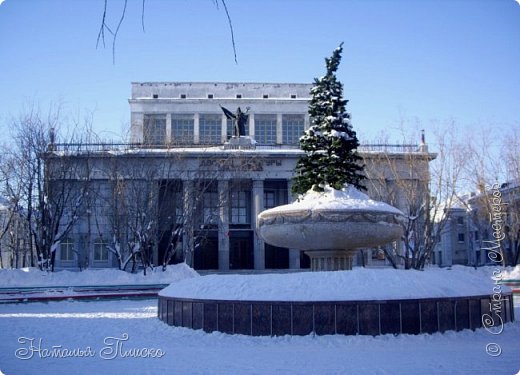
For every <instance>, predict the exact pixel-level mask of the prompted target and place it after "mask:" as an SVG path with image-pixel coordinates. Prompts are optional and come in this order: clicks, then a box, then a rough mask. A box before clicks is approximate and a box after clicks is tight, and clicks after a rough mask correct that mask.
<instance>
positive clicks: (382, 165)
mask: <svg viewBox="0 0 520 375" xmlns="http://www.w3.org/2000/svg"><path fill="white" fill-rule="evenodd" d="M435 137H436V139H435V140H434V142H433V143H434V144H435V147H436V150H435V151H436V157H435V160H433V161H431V155H430V154H429V153H428V151H427V148H425V145H420V146H419V148H418V149H416V150H407V151H406V152H398V153H395V152H392V151H391V150H388V151H387V152H379V153H377V154H371V156H370V157H369V158H365V160H364V161H365V164H366V169H365V171H366V173H367V177H368V179H369V186H368V188H369V191H370V193H371V195H372V196H373V197H374V198H376V199H380V200H382V201H385V202H387V203H389V204H391V205H394V206H396V207H398V208H399V209H400V210H401V211H403V213H404V214H405V217H404V220H403V221H402V226H403V236H402V238H401V245H402V246H401V247H399V246H397V247H395V246H384V247H383V248H382V250H383V251H384V252H385V256H386V258H387V259H388V260H389V261H390V263H391V264H392V266H393V267H394V268H397V267H398V265H399V264H404V268H405V269H423V268H424V266H425V265H426V264H427V262H428V261H429V260H430V258H431V257H432V253H433V250H434V248H435V246H436V244H437V242H438V239H439V236H440V233H441V231H442V230H443V228H444V226H445V224H446V220H447V218H448V217H447V214H448V212H449V208H450V207H451V206H452V205H453V204H454V202H455V197H456V194H457V191H458V187H459V185H460V182H461V179H462V165H463V163H464V158H465V150H464V148H463V147H462V146H461V145H460V144H458V143H457V139H456V136H455V135H454V134H453V132H441V131H439V132H437V134H435ZM430 161H431V163H430Z"/></svg>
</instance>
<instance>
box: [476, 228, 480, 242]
mask: <svg viewBox="0 0 520 375" xmlns="http://www.w3.org/2000/svg"><path fill="white" fill-rule="evenodd" d="M478 240H480V237H479V233H478V230H476V231H475V241H478Z"/></svg>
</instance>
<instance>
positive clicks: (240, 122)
mask: <svg viewBox="0 0 520 375" xmlns="http://www.w3.org/2000/svg"><path fill="white" fill-rule="evenodd" d="M220 108H222V111H223V112H224V114H225V115H226V117H227V118H228V119H229V120H233V121H234V123H235V128H234V134H233V136H234V137H240V136H244V135H246V123H247V120H248V119H249V115H248V114H247V111H249V107H248V108H247V110H246V112H242V110H241V109H240V107H238V108H237V112H236V113H233V112H231V111H230V110H229V109H227V108H224V107H222V106H220Z"/></svg>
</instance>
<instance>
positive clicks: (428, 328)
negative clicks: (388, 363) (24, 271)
mask: <svg viewBox="0 0 520 375" xmlns="http://www.w3.org/2000/svg"><path fill="white" fill-rule="evenodd" d="M491 272H492V270H487V269H482V270H474V269H472V268H467V267H459V266H455V267H453V269H452V270H447V269H429V270H425V271H413V270H392V269H365V268H356V269H354V270H353V271H339V272H298V273H289V274H262V275H207V276H201V277H194V278H190V279H185V280H181V281H179V282H175V283H173V284H171V285H170V286H168V287H167V288H165V289H163V290H162V291H161V292H160V293H159V305H158V317H159V319H161V320H162V321H164V322H165V323H167V324H169V325H172V326H178V327H188V328H192V329H203V330H204V331H206V332H213V331H220V332H225V333H231V334H233V333H239V334H244V335H255V336H279V335H286V334H288V335H306V334H310V333H312V332H315V333H316V334H318V335H325V334H344V335H356V334H361V335H379V334H386V333H394V334H399V333H411V334H418V333H426V332H427V333H433V332H444V331H448V330H454V331H457V330H462V329H476V328H480V327H482V326H483V324H487V325H488V326H489V325H494V324H502V323H506V322H509V321H513V320H514V310H513V298H512V293H511V289H510V288H509V287H507V286H505V285H500V290H499V291H498V292H497V285H496V284H495V283H494V281H493V279H492V278H491V277H490V275H491V274H492V273H491ZM493 293H495V294H493ZM485 314H488V315H489V317H487V316H486V315H485ZM483 317H484V320H483ZM490 320H492V321H493V322H491V323H490Z"/></svg>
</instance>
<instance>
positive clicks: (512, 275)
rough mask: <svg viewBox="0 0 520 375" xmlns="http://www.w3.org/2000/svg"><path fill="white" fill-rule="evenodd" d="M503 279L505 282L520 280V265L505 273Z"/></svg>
mask: <svg viewBox="0 0 520 375" xmlns="http://www.w3.org/2000/svg"><path fill="white" fill-rule="evenodd" d="M502 279H504V280H520V265H518V266H516V267H515V268H510V269H509V270H507V271H505V272H504V274H503V277H502Z"/></svg>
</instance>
